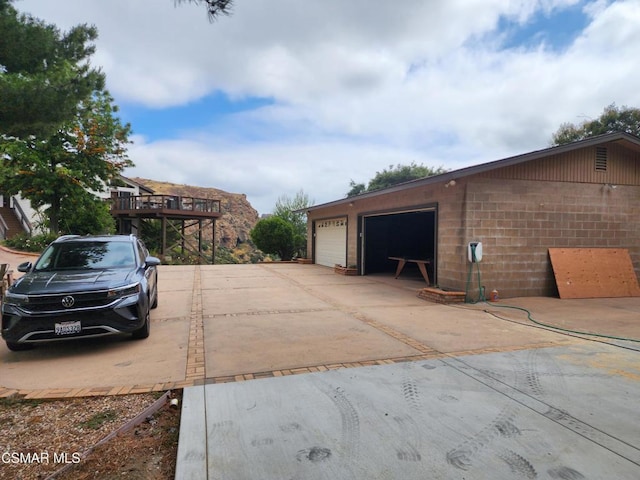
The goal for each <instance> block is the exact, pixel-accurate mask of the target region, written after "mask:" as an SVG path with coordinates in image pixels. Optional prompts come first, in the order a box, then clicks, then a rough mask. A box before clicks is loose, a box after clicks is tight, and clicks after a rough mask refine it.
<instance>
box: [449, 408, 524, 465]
mask: <svg viewBox="0 0 640 480" xmlns="http://www.w3.org/2000/svg"><path fill="white" fill-rule="evenodd" d="M517 413H518V409H517V408H515V407H514V406H511V405H508V406H506V407H504V408H503V409H502V410H501V411H500V413H499V414H498V416H496V418H494V420H493V421H492V422H491V423H489V424H488V425H487V426H485V427H484V428H483V429H481V430H480V431H479V432H477V433H475V434H473V435H472V436H471V437H470V438H469V439H467V440H465V441H464V442H462V443H461V444H460V445H458V446H457V447H456V448H454V449H452V450H449V452H447V455H446V458H447V463H449V465H451V466H453V467H455V468H458V469H460V470H468V469H469V468H471V466H472V465H473V461H474V460H473V459H474V457H475V456H476V455H478V454H479V453H480V452H482V451H483V450H485V449H486V448H487V447H488V446H489V445H490V444H491V443H492V442H493V441H494V440H495V439H496V438H498V437H507V438H509V437H514V436H516V435H519V434H520V430H519V429H518V427H517V426H516V425H515V424H514V423H513V421H514V419H515V417H516V415H517Z"/></svg>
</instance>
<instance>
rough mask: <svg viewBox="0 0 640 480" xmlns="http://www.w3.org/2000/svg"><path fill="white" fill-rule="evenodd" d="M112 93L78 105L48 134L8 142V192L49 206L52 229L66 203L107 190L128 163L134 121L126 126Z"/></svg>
mask: <svg viewBox="0 0 640 480" xmlns="http://www.w3.org/2000/svg"><path fill="white" fill-rule="evenodd" d="M117 111H118V109H117V106H115V105H114V104H113V98H112V97H111V96H110V95H109V93H108V92H106V91H102V92H97V93H96V94H95V95H94V96H93V97H92V98H90V99H88V100H87V101H85V102H83V103H82V104H81V105H80V106H79V107H78V111H77V114H76V118H75V119H73V120H72V121H69V122H66V123H65V124H63V125H62V126H61V127H60V128H59V129H58V131H57V132H55V133H54V134H53V135H51V136H49V137H48V138H46V139H38V138H35V137H30V138H29V139H26V140H20V139H13V140H11V141H8V142H6V143H5V162H6V163H7V164H8V165H9V166H10V167H11V168H12V170H13V171H15V172H16V174H15V175H13V176H10V177H8V178H6V179H5V180H4V182H3V187H4V189H5V192H6V193H9V194H13V193H16V192H20V193H21V195H22V196H23V197H24V198H27V199H29V200H30V201H31V205H32V206H33V207H34V208H42V207H44V208H45V211H44V213H45V215H46V217H47V219H48V224H49V228H50V229H51V231H52V232H54V233H58V232H59V230H60V217H61V209H62V206H63V204H65V202H70V199H72V198H74V197H80V196H83V195H85V193H84V191H94V192H99V191H103V190H104V189H105V187H106V185H107V184H108V183H109V182H110V181H111V180H112V179H114V178H116V177H117V176H118V175H119V174H120V173H121V172H122V170H123V169H124V168H125V167H128V166H131V165H133V163H132V162H131V160H129V158H128V157H127V155H126V145H127V144H128V143H129V140H128V136H129V133H130V126H129V125H128V124H127V125H122V124H121V123H120V120H119V118H118V117H117V116H116V113H117Z"/></svg>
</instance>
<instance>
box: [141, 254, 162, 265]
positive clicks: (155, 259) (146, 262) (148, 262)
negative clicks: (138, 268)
mask: <svg viewBox="0 0 640 480" xmlns="http://www.w3.org/2000/svg"><path fill="white" fill-rule="evenodd" d="M160 263H162V262H160V259H159V258H158V257H152V256H151V255H149V256H148V257H147V258H145V259H144V266H145V267H156V266H158V265H160Z"/></svg>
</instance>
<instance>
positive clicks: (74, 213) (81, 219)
mask: <svg viewBox="0 0 640 480" xmlns="http://www.w3.org/2000/svg"><path fill="white" fill-rule="evenodd" d="M59 227H60V233H64V234H74V235H89V234H109V233H114V232H115V231H116V221H115V219H114V218H113V216H111V212H110V211H109V204H108V203H107V202H105V201H103V200H100V199H99V198H96V197H95V196H94V195H92V194H91V193H90V192H87V191H86V190H84V189H82V190H81V191H79V192H78V193H77V194H75V195H73V196H72V197H65V198H64V199H63V200H62V202H61V204H60V222H59Z"/></svg>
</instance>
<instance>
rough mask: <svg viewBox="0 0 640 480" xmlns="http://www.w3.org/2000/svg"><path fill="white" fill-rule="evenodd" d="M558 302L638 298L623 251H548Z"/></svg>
mask: <svg viewBox="0 0 640 480" xmlns="http://www.w3.org/2000/svg"><path fill="white" fill-rule="evenodd" d="M549 256H550V257H551V265H552V266H553V274H554V276H555V278H556V284H557V285H558V292H559V293H560V298H611V297H640V286H638V278H637V277H636V273H635V271H634V269H633V263H632V262H631V257H630V256H629V251H628V250H627V249H624V248H550V249H549Z"/></svg>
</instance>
